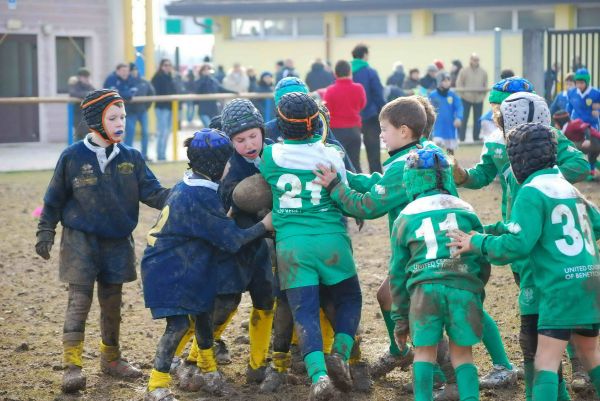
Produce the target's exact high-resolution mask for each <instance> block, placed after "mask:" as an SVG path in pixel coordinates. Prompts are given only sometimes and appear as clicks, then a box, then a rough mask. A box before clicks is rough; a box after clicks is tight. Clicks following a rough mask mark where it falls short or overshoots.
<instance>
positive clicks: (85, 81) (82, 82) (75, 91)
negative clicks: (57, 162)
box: [69, 67, 95, 141]
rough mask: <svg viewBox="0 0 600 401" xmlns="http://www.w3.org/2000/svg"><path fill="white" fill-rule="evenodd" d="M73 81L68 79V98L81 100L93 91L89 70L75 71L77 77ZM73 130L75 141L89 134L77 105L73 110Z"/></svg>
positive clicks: (83, 68)
mask: <svg viewBox="0 0 600 401" xmlns="http://www.w3.org/2000/svg"><path fill="white" fill-rule="evenodd" d="M72 78H74V79H73V81H72V82H71V80H70V79H69V96H70V97H75V98H77V99H80V100H83V99H84V98H85V97H86V96H87V94H88V93H90V92H91V91H93V90H94V89H95V88H94V87H93V86H92V83H91V82H90V70H88V69H87V68H85V67H82V68H80V69H79V70H77V75H76V76H75V77H72ZM73 124H74V126H73V129H74V138H75V140H76V141H78V140H80V139H83V138H84V137H85V135H86V134H87V133H88V132H90V130H89V128H88V126H87V124H86V123H85V121H84V119H83V118H81V106H80V105H79V104H75V106H74V110H73Z"/></svg>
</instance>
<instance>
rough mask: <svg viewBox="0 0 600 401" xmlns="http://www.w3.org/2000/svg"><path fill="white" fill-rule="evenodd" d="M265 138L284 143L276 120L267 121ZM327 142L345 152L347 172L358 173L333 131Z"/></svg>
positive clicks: (319, 133) (330, 132)
mask: <svg viewBox="0 0 600 401" xmlns="http://www.w3.org/2000/svg"><path fill="white" fill-rule="evenodd" d="M316 135H321V132H318V133H317V134H316ZM265 136H266V137H267V138H268V139H269V140H271V141H273V143H277V142H283V137H282V136H281V132H279V126H278V125H277V119H276V118H275V119H273V120H271V121H267V123H266V124H265ZM325 142H327V143H329V144H332V145H335V146H339V148H340V149H342V150H343V151H344V165H345V166H346V170H348V171H351V172H353V173H356V169H355V168H354V165H353V164H352V162H351V161H350V159H349V158H348V155H347V154H346V149H344V147H343V146H342V144H341V143H340V142H339V141H338V140H337V139H335V136H334V135H333V132H332V131H331V129H329V134H328V135H327V138H326V139H325Z"/></svg>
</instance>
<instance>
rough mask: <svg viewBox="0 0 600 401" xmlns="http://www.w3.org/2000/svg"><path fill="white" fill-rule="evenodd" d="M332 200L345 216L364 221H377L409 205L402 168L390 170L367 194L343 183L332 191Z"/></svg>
mask: <svg viewBox="0 0 600 401" xmlns="http://www.w3.org/2000/svg"><path fill="white" fill-rule="evenodd" d="M331 199H332V200H333V201H334V202H335V203H336V204H337V205H338V206H339V207H340V209H341V210H342V211H343V212H344V213H345V214H347V215H349V216H352V217H358V218H364V219H376V218H378V217H381V216H383V215H384V214H386V213H387V212H388V211H390V210H391V209H393V208H396V207H399V206H401V205H404V204H406V203H408V198H407V195H406V190H405V189H404V186H403V184H402V169H400V168H399V169H390V170H388V172H386V174H385V175H384V176H383V178H382V179H381V180H380V181H379V183H377V184H375V185H373V186H372V187H371V188H370V189H369V190H368V191H367V192H365V193H360V192H358V191H355V190H353V189H351V188H349V187H348V186H347V185H346V184H344V183H343V182H341V183H339V184H338V185H336V186H335V187H334V188H333V189H332V191H331Z"/></svg>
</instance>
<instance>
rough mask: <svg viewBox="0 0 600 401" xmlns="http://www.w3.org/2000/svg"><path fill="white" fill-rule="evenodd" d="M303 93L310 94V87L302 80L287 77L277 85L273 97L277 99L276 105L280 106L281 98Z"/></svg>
mask: <svg viewBox="0 0 600 401" xmlns="http://www.w3.org/2000/svg"><path fill="white" fill-rule="evenodd" d="M291 92H301V93H308V86H306V84H305V83H304V82H303V81H302V80H301V79H300V78H296V77H286V78H283V79H282V80H281V81H279V82H278V83H277V85H276V86H275V92H273V96H274V98H275V105H278V104H279V101H280V100H281V97H282V96H283V95H285V94H286V93H291Z"/></svg>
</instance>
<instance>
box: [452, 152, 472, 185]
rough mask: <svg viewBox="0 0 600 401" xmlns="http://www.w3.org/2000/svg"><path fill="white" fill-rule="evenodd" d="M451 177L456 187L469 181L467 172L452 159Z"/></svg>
mask: <svg viewBox="0 0 600 401" xmlns="http://www.w3.org/2000/svg"><path fill="white" fill-rule="evenodd" d="M452 177H453V178H454V182H455V183H456V185H461V184H464V183H465V182H466V181H467V180H468V179H469V174H468V173H467V170H465V169H464V168H462V167H461V166H460V165H459V164H458V160H457V159H456V158H454V166H452Z"/></svg>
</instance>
